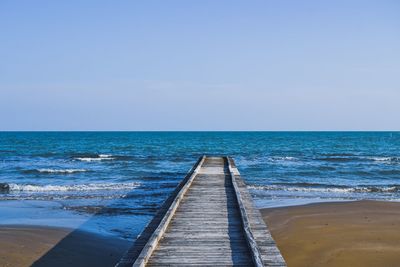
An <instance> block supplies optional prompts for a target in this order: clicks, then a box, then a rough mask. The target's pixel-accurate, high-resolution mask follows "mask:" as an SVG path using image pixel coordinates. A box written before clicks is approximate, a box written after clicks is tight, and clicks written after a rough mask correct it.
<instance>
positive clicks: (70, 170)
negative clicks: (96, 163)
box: [37, 169, 88, 173]
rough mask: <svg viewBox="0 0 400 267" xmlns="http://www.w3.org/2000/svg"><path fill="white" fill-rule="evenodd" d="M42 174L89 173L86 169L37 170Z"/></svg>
mask: <svg viewBox="0 0 400 267" xmlns="http://www.w3.org/2000/svg"><path fill="white" fill-rule="evenodd" d="M37 171H38V172H41V173H75V172H87V171H88V170H85V169H37Z"/></svg>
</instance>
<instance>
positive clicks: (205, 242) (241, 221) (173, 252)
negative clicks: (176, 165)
mask: <svg viewBox="0 0 400 267" xmlns="http://www.w3.org/2000/svg"><path fill="white" fill-rule="evenodd" d="M188 176H189V177H188ZM188 176H187V177H186V178H185V183H184V184H182V185H180V190H179V191H176V193H175V196H174V200H173V201H170V206H167V205H164V206H163V208H162V209H161V210H162V211H163V212H160V213H159V214H158V215H157V216H156V217H155V218H157V220H154V219H153V221H152V222H151V223H150V224H149V226H151V227H149V226H148V227H147V228H146V230H145V231H144V232H143V233H142V235H144V237H143V238H141V240H138V241H136V243H135V244H136V246H135V247H134V248H132V249H131V252H130V254H129V253H128V255H127V256H126V257H125V261H122V262H123V263H122V264H120V265H118V267H125V266H253V265H255V266H277V267H281V266H286V265H285V263H284V261H283V258H282V256H281V255H280V252H279V250H278V249H277V248H276V245H275V242H274V241H273V239H272V236H271V235H270V233H269V231H268V229H267V227H266V225H265V224H264V222H263V220H262V218H261V215H260V213H259V211H258V210H257V209H256V208H254V206H253V201H252V199H251V196H250V194H249V193H248V191H247V188H246V186H245V184H244V182H243V181H242V179H241V178H240V174H239V171H238V170H237V168H236V166H235V165H234V162H233V160H232V159H229V158H222V157H203V159H202V160H201V162H200V161H198V163H197V165H196V167H193V168H192V170H191V173H190V175H188ZM157 223H158V225H157ZM140 248H142V249H140ZM129 257H134V259H135V262H134V263H133V262H132V258H131V259H130V261H128V260H126V259H127V258H129Z"/></svg>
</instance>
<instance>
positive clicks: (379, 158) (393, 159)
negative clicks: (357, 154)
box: [368, 157, 400, 163]
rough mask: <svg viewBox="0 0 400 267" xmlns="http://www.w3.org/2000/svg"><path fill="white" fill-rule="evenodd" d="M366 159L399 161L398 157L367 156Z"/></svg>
mask: <svg viewBox="0 0 400 267" xmlns="http://www.w3.org/2000/svg"><path fill="white" fill-rule="evenodd" d="M368 159H370V160H372V161H379V162H399V163H400V157H368Z"/></svg>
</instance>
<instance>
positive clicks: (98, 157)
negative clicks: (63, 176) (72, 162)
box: [75, 154, 115, 162]
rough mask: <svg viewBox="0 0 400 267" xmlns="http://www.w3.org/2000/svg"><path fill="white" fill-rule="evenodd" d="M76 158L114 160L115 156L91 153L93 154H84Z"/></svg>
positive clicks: (82, 159) (81, 159)
mask: <svg viewBox="0 0 400 267" xmlns="http://www.w3.org/2000/svg"><path fill="white" fill-rule="evenodd" d="M75 159H76V160H80V161H88V162H90V161H102V160H114V159H115V157H113V156H112V155H108V154H99V155H91V156H83V157H76V158H75Z"/></svg>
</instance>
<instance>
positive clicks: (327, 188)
mask: <svg viewBox="0 0 400 267" xmlns="http://www.w3.org/2000/svg"><path fill="white" fill-rule="evenodd" d="M248 188H249V189H250V190H260V191H262V190H266V191H287V192H325V193H326V192H328V193H329V192H330V193H400V185H387V186H371V185H365V186H363V185H360V186H356V187H350V186H345V185H328V184H314V183H293V184H291V185H285V184H274V185H250V186H248Z"/></svg>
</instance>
